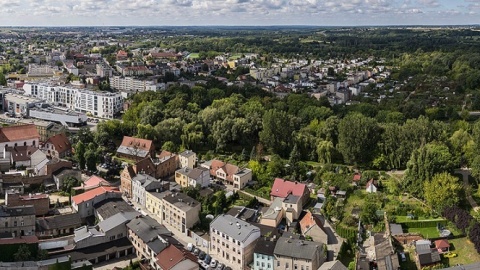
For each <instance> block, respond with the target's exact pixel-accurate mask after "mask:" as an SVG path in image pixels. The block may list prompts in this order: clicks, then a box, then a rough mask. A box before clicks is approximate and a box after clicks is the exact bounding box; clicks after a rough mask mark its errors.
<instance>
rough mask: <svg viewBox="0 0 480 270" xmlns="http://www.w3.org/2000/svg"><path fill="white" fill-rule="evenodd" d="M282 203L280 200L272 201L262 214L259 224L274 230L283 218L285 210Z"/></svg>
mask: <svg viewBox="0 0 480 270" xmlns="http://www.w3.org/2000/svg"><path fill="white" fill-rule="evenodd" d="M282 203H283V199H282V198H275V199H273V202H272V204H270V206H269V207H268V208H267V209H266V211H265V212H263V213H262V217H261V218H260V224H262V225H266V226H270V227H274V228H276V227H277V226H278V224H280V222H281V221H282V219H283V217H284V216H285V209H284V208H283V205H282Z"/></svg>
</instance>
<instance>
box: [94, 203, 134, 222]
mask: <svg viewBox="0 0 480 270" xmlns="http://www.w3.org/2000/svg"><path fill="white" fill-rule="evenodd" d="M94 207H95V211H96V212H97V215H99V216H101V217H102V218H103V219H107V218H109V217H111V216H114V215H116V214H118V213H121V212H133V211H135V210H134V209H133V207H132V206H130V205H128V203H127V202H125V201H124V200H122V199H110V200H105V201H102V202H99V203H97V204H95V205H94Z"/></svg>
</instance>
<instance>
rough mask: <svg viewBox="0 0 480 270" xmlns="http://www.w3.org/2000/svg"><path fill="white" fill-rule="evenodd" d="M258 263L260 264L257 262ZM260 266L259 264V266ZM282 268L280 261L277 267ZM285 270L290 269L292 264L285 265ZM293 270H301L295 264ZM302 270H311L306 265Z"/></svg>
mask: <svg viewBox="0 0 480 270" xmlns="http://www.w3.org/2000/svg"><path fill="white" fill-rule="evenodd" d="M257 263H258V262H257ZM257 265H258V264H257ZM280 266H281V263H280V261H277V267H280ZM285 269H290V264H289V263H288V262H286V263H285ZM293 270H299V268H298V265H297V264H293ZM300 270H310V266H305V265H302V266H301V268H300Z"/></svg>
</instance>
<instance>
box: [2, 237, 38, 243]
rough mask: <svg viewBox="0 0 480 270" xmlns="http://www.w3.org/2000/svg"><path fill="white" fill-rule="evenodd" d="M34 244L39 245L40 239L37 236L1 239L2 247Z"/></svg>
mask: <svg viewBox="0 0 480 270" xmlns="http://www.w3.org/2000/svg"><path fill="white" fill-rule="evenodd" d="M33 243H38V238H37V237H36V236H35V235H26V236H22V237H15V238H1V239H0V245H9V244H10V245H11V244H33Z"/></svg>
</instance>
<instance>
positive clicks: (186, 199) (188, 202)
mask: <svg viewBox="0 0 480 270" xmlns="http://www.w3.org/2000/svg"><path fill="white" fill-rule="evenodd" d="M163 200H165V201H166V202H168V203H170V204H173V205H175V207H177V208H179V209H182V210H184V211H188V210H190V209H191V208H193V207H196V206H197V205H199V204H200V203H199V202H198V201H197V200H195V199H193V198H192V197H190V196H188V195H187V194H185V193H172V194H171V195H169V196H165V197H164V198H163Z"/></svg>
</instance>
